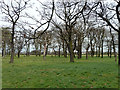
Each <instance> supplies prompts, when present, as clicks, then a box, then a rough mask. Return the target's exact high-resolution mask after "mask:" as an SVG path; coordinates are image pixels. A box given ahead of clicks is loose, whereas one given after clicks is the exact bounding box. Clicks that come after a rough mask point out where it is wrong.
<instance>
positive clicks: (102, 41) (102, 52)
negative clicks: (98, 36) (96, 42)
mask: <svg viewBox="0 0 120 90" xmlns="http://www.w3.org/2000/svg"><path fill="white" fill-rule="evenodd" d="M101 48H102V51H101V58H103V40H102V46H101Z"/></svg>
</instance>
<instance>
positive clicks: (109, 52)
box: [108, 47, 110, 57]
mask: <svg viewBox="0 0 120 90" xmlns="http://www.w3.org/2000/svg"><path fill="white" fill-rule="evenodd" d="M109 54H110V52H109V47H108V57H109V56H110V55H109Z"/></svg>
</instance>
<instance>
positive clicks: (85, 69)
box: [2, 56, 118, 88]
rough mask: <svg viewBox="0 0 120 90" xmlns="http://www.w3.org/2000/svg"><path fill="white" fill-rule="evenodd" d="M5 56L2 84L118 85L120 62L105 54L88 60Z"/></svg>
mask: <svg viewBox="0 0 120 90" xmlns="http://www.w3.org/2000/svg"><path fill="white" fill-rule="evenodd" d="M8 62H9V57H5V58H3V60H2V87H3V88H118V65H117V64H116V63H115V61H114V57H112V58H111V59H110V58H108V57H107V56H105V57H104V58H103V59H101V58H98V57H94V58H91V57H89V59H88V60H85V57H83V58H82V59H79V60H78V59H75V62H74V63H70V62H69V58H64V57H61V58H59V57H51V56H47V57H46V60H43V57H36V56H30V57H23V56H22V57H21V58H19V59H18V58H17V57H15V62H14V63H13V64H9V63H8Z"/></svg>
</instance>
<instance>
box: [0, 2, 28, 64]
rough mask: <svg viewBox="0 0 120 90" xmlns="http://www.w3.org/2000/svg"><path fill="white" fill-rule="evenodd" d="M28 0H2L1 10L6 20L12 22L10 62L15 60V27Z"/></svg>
mask: <svg viewBox="0 0 120 90" xmlns="http://www.w3.org/2000/svg"><path fill="white" fill-rule="evenodd" d="M23 2H24V3H23ZM27 2H28V1H22V0H19V1H16V0H15V1H10V2H9V4H8V3H6V2H5V1H4V0H2V1H1V2H0V3H1V11H2V13H3V14H4V15H5V18H6V21H8V22H10V23H11V28H12V32H11V59H10V63H13V61H14V34H15V28H16V25H17V22H18V20H19V19H20V17H21V13H22V11H23V10H24V9H25V8H26V5H27Z"/></svg>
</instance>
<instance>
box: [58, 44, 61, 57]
mask: <svg viewBox="0 0 120 90" xmlns="http://www.w3.org/2000/svg"><path fill="white" fill-rule="evenodd" d="M60 49H61V45H59V50H58V56H59V57H60Z"/></svg>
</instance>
